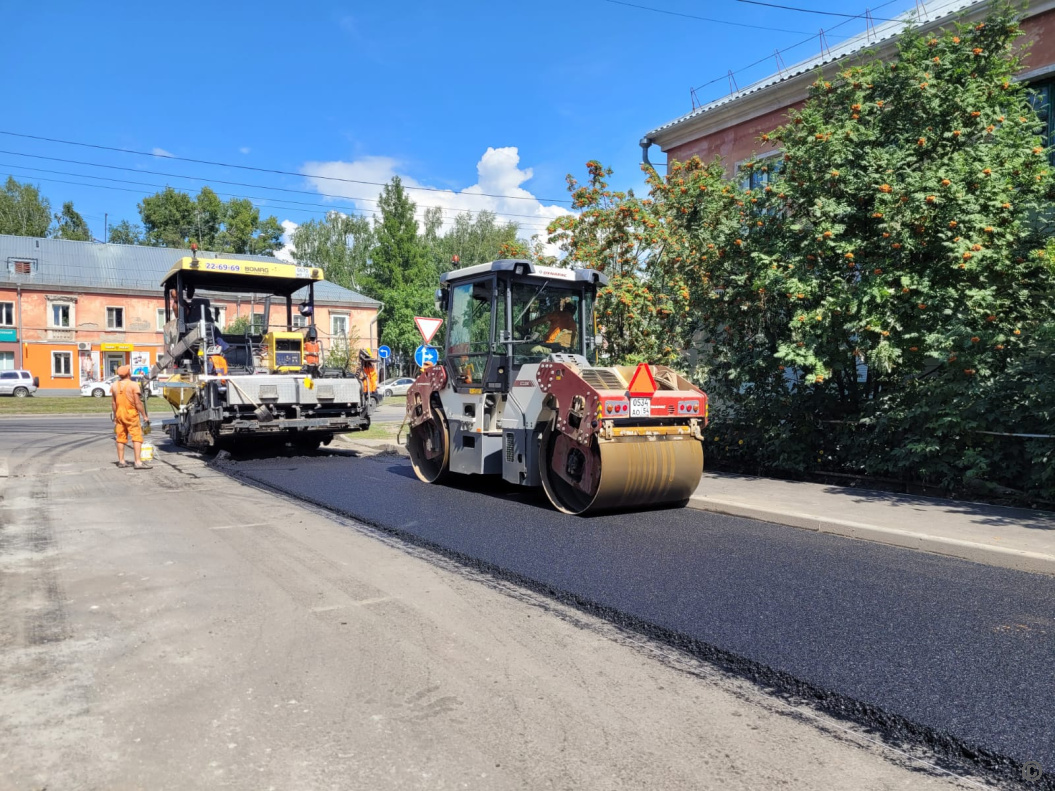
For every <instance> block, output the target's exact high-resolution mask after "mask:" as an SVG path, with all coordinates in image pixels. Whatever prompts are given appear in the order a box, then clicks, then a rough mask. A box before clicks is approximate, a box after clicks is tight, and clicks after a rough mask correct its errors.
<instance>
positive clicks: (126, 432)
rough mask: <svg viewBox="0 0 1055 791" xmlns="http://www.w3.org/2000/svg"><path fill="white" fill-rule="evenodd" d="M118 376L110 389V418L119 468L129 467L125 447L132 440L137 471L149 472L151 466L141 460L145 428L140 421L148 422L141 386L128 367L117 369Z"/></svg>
mask: <svg viewBox="0 0 1055 791" xmlns="http://www.w3.org/2000/svg"><path fill="white" fill-rule="evenodd" d="M117 376H118V377H119V378H118V380H117V381H116V382H114V384H113V386H112V387H111V388H110V397H111V404H112V412H111V414H110V417H111V419H112V420H113V421H114V434H115V436H116V438H117V466H118V467H127V466H128V465H127V464H125V446H126V445H127V444H128V440H129V438H131V440H132V449H133V451H134V452H135V463H134V466H135V469H137V470H148V469H150V467H149V465H146V464H144V463H143V460H142V459H141V458H140V452H141V449H142V447H143V428H142V424H141V422H140V421H145V420H147V410H146V407H145V406H144V405H143V398H142V396H141V395H140V392H139V385H137V384H136V383H135V382H133V381H132V369H131V368H130V367H128V366H127V365H122V366H121V367H120V368H118V369H117Z"/></svg>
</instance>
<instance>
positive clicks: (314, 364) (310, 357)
mask: <svg viewBox="0 0 1055 791" xmlns="http://www.w3.org/2000/svg"><path fill="white" fill-rule="evenodd" d="M321 352H322V349H321V348H320V346H319V333H318V332H317V331H316V330H315V327H314V326H312V327H308V331H307V333H306V334H305V335H304V365H305V366H307V367H308V368H318V367H319V361H320V360H321V359H322V355H321Z"/></svg>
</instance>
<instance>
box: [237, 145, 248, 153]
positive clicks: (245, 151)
mask: <svg viewBox="0 0 1055 791" xmlns="http://www.w3.org/2000/svg"><path fill="white" fill-rule="evenodd" d="M238 153H239V154H248V153H249V146H242V147H241V148H239V149H238Z"/></svg>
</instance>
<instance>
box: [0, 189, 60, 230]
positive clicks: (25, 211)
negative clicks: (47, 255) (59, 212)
mask: <svg viewBox="0 0 1055 791" xmlns="http://www.w3.org/2000/svg"><path fill="white" fill-rule="evenodd" d="M50 227H51V203H49V202H48V199H47V198H45V197H42V196H41V194H40V190H39V189H37V188H36V187H34V186H33V185H32V184H22V183H19V182H17V181H15V179H14V178H13V177H11V176H8V177H7V182H6V183H5V184H4V188H3V190H0V233H3V234H11V235H13V236H47V235H48V230H49V228H50Z"/></svg>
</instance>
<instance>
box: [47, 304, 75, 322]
mask: <svg viewBox="0 0 1055 791" xmlns="http://www.w3.org/2000/svg"><path fill="white" fill-rule="evenodd" d="M50 318H51V325H50V326H52V327H70V326H72V325H73V309H72V306H70V305H52V306H51V316H50Z"/></svg>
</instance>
